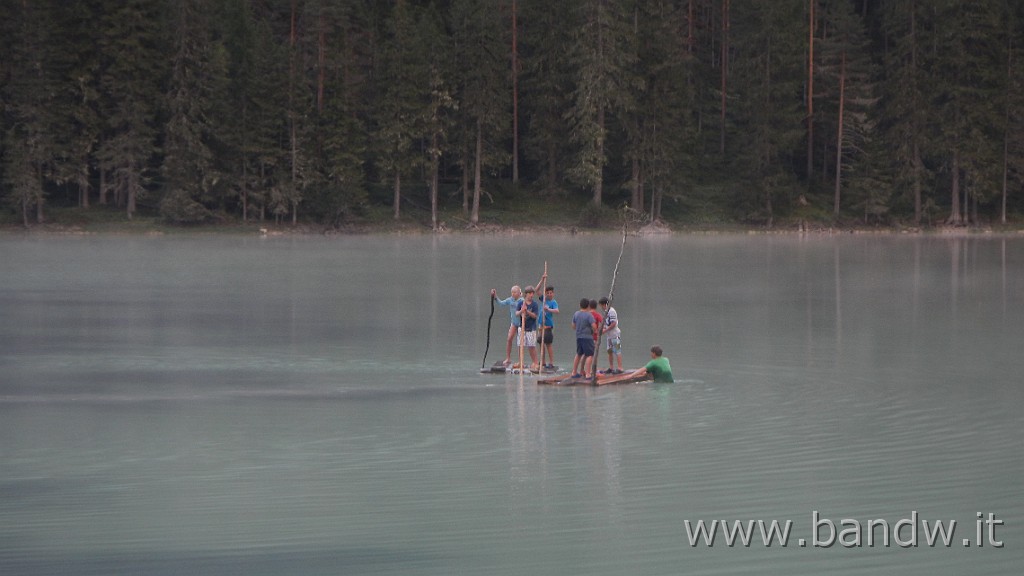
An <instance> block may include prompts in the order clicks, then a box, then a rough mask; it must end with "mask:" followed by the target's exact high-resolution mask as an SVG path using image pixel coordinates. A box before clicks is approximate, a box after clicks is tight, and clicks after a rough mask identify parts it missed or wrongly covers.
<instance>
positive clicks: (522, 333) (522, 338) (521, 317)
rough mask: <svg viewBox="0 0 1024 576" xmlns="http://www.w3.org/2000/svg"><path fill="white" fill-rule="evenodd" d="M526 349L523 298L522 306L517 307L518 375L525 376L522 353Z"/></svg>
mask: <svg viewBox="0 0 1024 576" xmlns="http://www.w3.org/2000/svg"><path fill="white" fill-rule="evenodd" d="M525 348H526V298H525V297H523V303H522V306H520V307H519V374H520V375H523V374H526V366H524V365H523V351H524V350H525Z"/></svg>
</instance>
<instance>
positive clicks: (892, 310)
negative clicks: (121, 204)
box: [0, 235, 1024, 575]
mask: <svg viewBox="0 0 1024 576" xmlns="http://www.w3.org/2000/svg"><path fill="white" fill-rule="evenodd" d="M619 243H620V238H618V237H615V236H611V235H609V236H578V237H563V236H540V237H532V236H531V237H528V238H527V237H519V236H515V237H507V236H506V237H462V236H458V237H440V238H434V237H431V236H422V237H419V236H418V237H411V238H410V237H387V236H385V237H353V238H348V237H345V238H327V239H324V238H299V239H285V238H263V239H257V238H226V239H225V238H192V237H171V238H138V237H123V238H118V237H112V238H33V237H19V236H4V237H0V574H5V575H6V574H12V575H37V574H72V575H79V574H82V575H86V574H87V575H93V574H95V575H106V574H155V575H164V574H168V575H170V574H196V575H223V574H244V575H273V574H287V575H321V574H325V575H326V574H346V575H348V574H356V575H359V574H393V575H421V574H430V575H434V574H437V575H442V574H489V575H491V574H496V575H503V574H509V575H512V574H515V575H521V574H595V575H604V574H607V575H622V574H640V575H648V574H681V573H687V574H764V573H778V574H823V573H829V574H878V573H898V574H969V573H971V574H982V573H985V574H1011V573H1016V572H1018V571H1019V569H1020V566H1021V565H1024V552H1022V550H1024V530H1022V529H1021V523H1022V521H1024V497H1022V495H1021V478H1022V477H1024V457H1022V450H1021V445H1022V441H1024V432H1022V429H1024V426H1022V425H1024V416H1022V408H1024V391H1022V387H1021V374H1022V372H1024V360H1022V359H1021V347H1022V344H1024V238H1021V237H998V236H994V237H993V236H985V237H981V236H970V237H961V238H947V237H924V238H904V237H877V238H876V237H861V236H837V237H824V236H815V237H810V238H800V237H796V236H791V237H790V236H787V237H764V236H756V237H746V236H722V237H654V238H631V239H630V240H629V241H628V242H627V244H626V251H625V255H624V257H623V261H622V266H621V269H620V272H619V275H618V277H617V280H616V285H615V306H616V308H617V309H618V311H619V316H620V320H621V324H622V328H623V332H624V335H623V342H624V349H625V352H624V354H625V361H626V364H629V365H631V366H639V365H641V364H642V363H643V362H645V361H646V358H647V354H646V350H647V349H648V348H649V346H650V345H652V344H660V345H662V346H663V347H664V348H665V350H666V355H667V356H668V357H669V358H671V361H672V365H673V369H674V372H675V375H676V382H675V383H674V384H671V385H633V386H621V387H615V388H596V389H591V388H575V389H567V388H547V387H538V386H537V385H536V384H534V382H533V380H531V379H530V378H528V377H527V378H521V377H519V376H504V375H482V374H479V373H478V369H479V368H480V365H481V362H482V360H483V355H484V351H485V347H486V342H487V322H488V316H489V314H490V305H489V302H488V299H487V291H488V289H490V288H492V287H494V288H497V289H498V290H499V293H500V295H502V296H505V295H506V294H507V291H508V288H509V286H510V285H511V284H513V283H519V284H524V285H525V284H530V283H532V282H534V281H535V280H536V279H537V278H539V277H540V275H541V272H542V269H543V264H544V261H545V260H546V261H547V262H548V264H549V268H550V278H549V281H550V282H551V283H552V284H553V285H554V286H555V287H556V289H557V298H558V300H559V301H560V303H561V305H562V307H563V309H564V310H565V311H566V313H563V314H562V315H561V317H560V318H558V322H557V324H558V327H557V328H556V332H555V334H556V345H555V348H556V356H557V358H556V359H557V361H558V363H559V364H561V365H563V366H565V365H567V364H569V363H570V362H571V353H572V352H573V349H572V339H573V336H572V333H571V329H570V327H569V326H568V323H569V319H570V312H571V311H572V310H573V309H574V308H575V304H576V303H577V302H578V300H579V298H580V297H582V296H587V297H595V298H596V297H598V296H600V295H603V294H606V293H607V291H608V289H609V286H610V282H611V277H612V270H613V269H614V266H615V260H616V257H617V256H618V253H619ZM507 326H508V317H507V312H505V310H503V309H499V310H497V311H496V312H495V314H494V319H493V325H492V328H491V331H490V333H491V334H490V335H491V345H490V350H489V354H488V356H487V363H488V364H489V363H491V362H493V361H496V360H499V359H500V358H501V357H502V356H503V355H504V332H505V329H506V328H507ZM815 512H817V513H818V517H819V520H821V519H824V520H825V521H829V522H833V523H834V524H835V526H836V536H835V542H834V543H833V545H832V546H831V547H827V548H826V547H821V546H815V545H814V544H813V539H815V538H817V539H818V541H819V542H820V541H824V540H828V539H829V538H831V537H832V534H831V533H830V528H829V527H828V525H827V524H824V523H823V524H819V526H818V527H817V529H815V526H814V524H813V523H812V519H813V516H812V515H813V514H814V513H815ZM979 513H981V514H982V519H983V520H988V519H989V516H988V515H989V514H993V517H992V518H993V520H995V521H1002V522H1004V524H1002V525H999V524H995V523H993V525H992V533H991V536H992V538H990V534H989V532H988V529H989V528H988V526H986V525H985V523H984V522H982V523H981V524H980V526H981V530H982V538H981V540H980V541H979V540H978V538H977V529H978V526H979V523H978V514H979ZM716 519H717V520H720V521H723V520H724V521H727V522H728V523H729V526H730V527H731V526H733V522H734V521H736V520H740V521H742V522H743V523H744V525H746V523H747V522H749V521H758V520H763V521H764V522H765V523H768V522H771V521H772V520H777V521H778V522H780V523H784V522H785V521H787V520H790V521H791V522H792V524H791V533H790V536H789V540H788V543H787V545H785V546H783V545H781V544H780V543H779V542H778V541H777V540H776V541H775V542H774V543H773V545H772V546H770V547H768V546H765V545H764V544H763V542H762V539H761V534H760V533H759V532H758V531H757V528H756V527H755V532H754V535H753V538H752V541H751V544H750V545H749V546H743V545H741V544H738V543H736V544H734V545H733V546H729V545H728V544H727V543H726V535H724V534H723V533H721V532H718V533H717V537H716V539H715V541H714V543H713V544H712V545H708V544H707V543H706V541H704V540H703V539H701V540H700V541H699V542H698V543H697V545H695V546H691V544H690V540H691V539H690V534H689V533H688V531H687V523H689V524H690V525H691V527H692V526H693V525H695V524H696V523H697V522H698V521H699V520H704V521H705V522H706V524H708V525H710V523H711V521H712V520H716ZM843 519H848V520H849V523H847V524H843V523H842V521H843ZM903 519H916V520H917V523H916V524H914V526H915V527H916V528H915V529H914V530H912V529H911V528H910V527H907V526H904V527H903V529H902V532H900V533H899V534H898V536H899V537H901V538H902V540H903V541H906V540H909V539H910V538H912V537H913V536H914V535H916V537H917V540H918V545H917V546H916V547H913V546H911V547H908V548H903V547H901V546H898V545H897V544H896V543H894V542H892V541H890V545H889V546H885V545H884V544H883V543H882V532H884V529H876V530H875V531H874V534H873V537H874V545H873V546H868V540H867V538H868V530H867V528H866V527H867V525H868V522H869V521H872V520H885V521H886V522H887V523H888V524H889V526H890V530H889V534H890V537H891V534H892V531H893V527H894V526H895V525H896V524H897V523H898V522H900V521H901V520H903ZM854 520H856V521H858V522H860V523H861V524H862V525H863V527H864V529H863V530H862V531H861V532H860V533H859V534H858V533H857V532H856V530H855V528H850V527H851V526H855V524H853V521H854ZM953 520H955V521H956V523H957V524H956V527H955V532H954V534H953V536H952V538H951V539H950V545H949V546H948V547H947V546H944V545H941V544H939V545H935V546H929V545H928V544H927V543H926V541H925V532H926V529H925V528H923V524H922V522H927V523H928V526H932V527H933V526H934V523H935V522H937V521H942V522H944V523H945V525H947V526H948V525H949V523H950V521H953ZM844 529H850V531H847V532H845V533H844V534H843V535H842V536H841V537H840V536H839V534H838V533H839V532H840V531H842V530H844ZM858 536H859V540H860V544H861V545H860V546H854V544H856V543H857V541H858ZM799 539H803V540H804V543H805V545H804V546H801V545H800V544H799V543H798V540H799ZM995 541H999V542H1002V544H1003V546H1002V547H997V546H996V545H995ZM979 543H980V544H982V545H981V546H979Z"/></svg>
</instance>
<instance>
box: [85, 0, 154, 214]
mask: <svg viewBox="0 0 1024 576" xmlns="http://www.w3.org/2000/svg"><path fill="white" fill-rule="evenodd" d="M162 8H163V3H162V2H160V1H159V0H123V1H122V0H118V1H114V0H106V1H105V3H104V9H103V15H102V17H101V18H100V30H101V33H102V36H101V38H100V40H99V48H100V54H101V66H102V68H101V72H100V88H101V90H102V98H101V103H100V106H101V108H100V109H101V111H102V115H103V117H104V118H105V119H106V127H105V130H104V134H103V136H102V140H101V142H100V145H99V148H98V150H97V156H98V158H99V169H100V170H101V172H102V173H103V174H102V175H101V182H102V183H103V185H101V189H100V199H101V202H102V201H104V199H105V195H106V192H107V189H108V188H109V189H110V190H112V191H113V193H114V200H115V202H116V203H117V205H118V206H122V207H123V208H124V210H125V213H126V214H127V216H128V218H131V217H132V215H133V214H134V213H135V211H136V207H137V202H138V199H139V197H140V196H142V195H144V194H145V192H146V186H147V185H148V183H149V182H150V180H151V178H152V174H153V169H152V160H153V158H154V156H155V155H156V153H157V148H156V141H157V136H158V130H157V126H156V123H157V114H158V112H159V111H160V105H161V104H162V103H163V102H164V100H163V98H162V97H161V90H160V83H161V82H162V81H163V80H164V78H165V77H166V75H167V73H168V70H167V69H166V62H167V61H168V59H167V58H166V57H165V55H166V51H165V50H164V47H165V46H167V45H168V42H167V41H166V40H167V38H166V37H165V36H164V31H165V28H163V26H164V23H165V16H166V15H165V13H164V12H163V10H162Z"/></svg>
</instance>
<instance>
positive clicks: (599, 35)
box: [566, 0, 637, 206]
mask: <svg viewBox="0 0 1024 576" xmlns="http://www.w3.org/2000/svg"><path fill="white" fill-rule="evenodd" d="M632 7H633V6H632V2H630V1H628V0H583V1H582V2H580V3H579V5H578V8H577V13H576V17H575V19H574V21H575V23H576V26H577V28H576V30H575V34H574V35H573V40H572V45H571V46H570V51H569V52H570V58H571V59H572V62H573V64H574V65H575V67H576V70H577V75H576V79H575V80H576V82H575V87H574V90H573V103H572V106H571V108H570V109H569V110H568V111H567V112H566V115H567V117H568V118H569V119H570V124H571V126H572V133H571V139H572V142H573V144H574V145H575V146H576V148H577V159H576V162H575V163H574V164H573V165H572V166H571V167H570V169H569V175H570V177H572V179H573V180H574V181H575V182H576V183H577V184H579V185H580V186H583V187H584V188H588V189H590V191H591V193H592V202H593V204H594V205H596V206H600V205H601V204H602V201H603V195H604V168H605V165H606V164H607V163H608V156H607V151H606V148H605V146H606V143H607V141H608V131H609V125H608V119H609V118H608V116H609V115H610V114H612V115H620V116H625V115H628V114H630V113H632V111H633V110H634V109H635V98H634V92H633V90H634V89H635V88H636V87H637V86H636V83H637V79H636V76H635V70H634V69H633V67H634V66H635V64H636V51H635V49H633V44H632V30H631V26H630V24H631V23H632V22H633V10H632Z"/></svg>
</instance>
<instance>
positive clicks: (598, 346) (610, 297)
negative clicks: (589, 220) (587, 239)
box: [590, 213, 629, 386]
mask: <svg viewBox="0 0 1024 576" xmlns="http://www.w3.org/2000/svg"><path fill="white" fill-rule="evenodd" d="M627 217H628V215H627V214H625V213H623V215H622V244H621V245H620V246H619V258H618V259H617V260H616V261H615V270H614V271H612V285H611V286H610V287H609V288H608V308H609V309H610V308H611V307H612V301H613V300H615V279H616V278H618V277H619V264H621V263H622V254H623V252H625V251H626V234H627V232H628V231H629V228H628V226H629V220H628V218H627ZM603 327H604V320H602V321H601V325H600V326H598V327H597V343H596V344H595V346H594V367H593V369H592V370H591V371H592V372H593V374H591V376H590V377H591V383H592V384H593V385H594V386H597V355H598V350H600V349H601V340H602V336H603V335H604V333H603V332H602V328H603ZM610 368H611V366H609V369H610Z"/></svg>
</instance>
